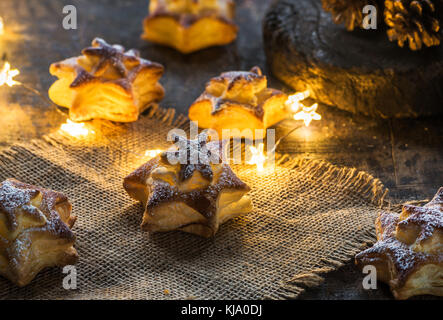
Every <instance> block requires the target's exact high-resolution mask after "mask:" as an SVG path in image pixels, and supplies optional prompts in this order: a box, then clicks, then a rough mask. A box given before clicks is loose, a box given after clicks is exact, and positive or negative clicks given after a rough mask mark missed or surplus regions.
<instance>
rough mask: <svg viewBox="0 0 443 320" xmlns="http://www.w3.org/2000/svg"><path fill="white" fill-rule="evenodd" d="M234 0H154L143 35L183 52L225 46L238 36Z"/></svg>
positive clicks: (150, 5) (151, 3) (145, 37)
mask: <svg viewBox="0 0 443 320" xmlns="http://www.w3.org/2000/svg"><path fill="white" fill-rule="evenodd" d="M234 15H235V4H234V1H232V0H151V2H150V4H149V15H148V17H147V18H146V19H145V21H144V34H143V35H142V38H144V39H146V40H149V41H152V42H155V43H159V44H163V45H167V46H170V47H173V48H175V49H177V50H179V51H180V52H182V53H191V52H194V51H197V50H200V49H203V48H207V47H211V46H219V45H225V44H228V43H230V42H232V41H234V40H235V38H236V37H237V26H236V25H235V24H234V22H233V19H234Z"/></svg>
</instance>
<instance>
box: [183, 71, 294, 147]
mask: <svg viewBox="0 0 443 320" xmlns="http://www.w3.org/2000/svg"><path fill="white" fill-rule="evenodd" d="M287 98H288V97H287V95H286V94H285V93H283V92H281V91H279V90H276V89H272V88H268V87H267V79H266V76H264V75H263V74H262V72H261V70H260V68H259V67H254V68H252V69H251V71H249V72H243V71H232V72H225V73H222V74H221V75H220V76H218V77H215V78H212V79H211V80H210V81H209V82H208V83H207V84H206V88H205V91H204V92H203V94H202V95H201V96H200V97H199V98H198V99H197V100H196V101H195V102H194V103H193V104H192V105H191V107H190V108H189V118H190V119H191V120H192V121H196V122H198V126H199V127H200V128H211V129H214V130H216V131H217V133H218V135H219V138H220V139H221V138H222V136H223V139H225V138H228V137H227V136H225V135H226V133H225V135H223V130H224V129H229V130H230V135H229V136H230V137H239V136H241V134H240V133H241V132H242V131H243V130H245V129H249V130H250V131H251V132H252V136H253V137H254V138H255V139H261V138H263V137H264V136H266V128H268V127H270V126H272V125H274V124H276V123H277V122H279V121H281V120H283V119H285V118H286V117H287V109H286V106H285V102H286V100H287ZM256 129H260V130H263V131H264V132H263V133H262V134H260V133H259V131H257V134H256V132H255V130H256Z"/></svg>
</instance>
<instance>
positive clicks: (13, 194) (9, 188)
mask: <svg viewBox="0 0 443 320" xmlns="http://www.w3.org/2000/svg"><path fill="white" fill-rule="evenodd" d="M37 193H38V191H37V190H29V189H19V188H16V187H15V186H14V185H12V183H11V182H10V181H9V180H6V181H5V182H3V183H2V184H1V186H0V210H2V211H4V212H5V213H6V216H7V218H8V220H9V223H10V227H12V228H16V227H17V219H16V217H15V210H16V209H17V208H19V207H22V206H24V205H26V204H29V202H30V201H31V199H32V198H33V197H34V196H35V195H36V194H37Z"/></svg>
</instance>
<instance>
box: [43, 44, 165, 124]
mask: <svg viewBox="0 0 443 320" xmlns="http://www.w3.org/2000/svg"><path fill="white" fill-rule="evenodd" d="M82 54H83V55H82V56H80V57H74V58H70V59H66V60H64V61H61V62H57V63H53V64H52V65H51V67H50V72H51V74H52V75H54V76H57V77H58V78H59V80H57V81H56V82H55V83H54V84H53V85H52V86H51V88H50V89H49V97H50V98H51V100H52V101H54V103H56V104H58V105H60V106H62V107H66V108H69V116H70V118H71V119H72V120H74V121H85V120H90V119H94V118H100V119H107V120H111V121H118V122H130V121H135V120H137V119H138V116H139V114H140V113H141V112H143V111H144V110H145V109H146V108H148V107H149V106H150V105H152V104H154V103H156V102H158V101H160V100H161V99H162V98H163V96H164V89H163V87H162V86H161V85H160V84H159V83H158V80H159V79H160V77H161V76H162V74H163V66H162V65H160V64H158V63H155V62H151V61H148V60H145V59H142V58H140V54H139V52H138V51H137V50H134V49H131V50H129V51H125V49H124V48H123V47H122V46H120V45H110V44H108V43H106V41H104V40H103V39H100V38H96V39H94V41H93V42H92V47H89V48H86V49H84V50H83V51H82Z"/></svg>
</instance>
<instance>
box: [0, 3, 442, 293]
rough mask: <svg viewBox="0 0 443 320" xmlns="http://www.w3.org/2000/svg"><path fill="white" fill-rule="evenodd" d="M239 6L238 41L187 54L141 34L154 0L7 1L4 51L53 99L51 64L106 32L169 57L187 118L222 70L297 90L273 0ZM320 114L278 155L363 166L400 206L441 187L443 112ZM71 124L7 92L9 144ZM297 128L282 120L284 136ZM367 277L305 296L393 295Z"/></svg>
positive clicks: (343, 271) (177, 102)
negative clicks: (273, 24)
mask: <svg viewBox="0 0 443 320" xmlns="http://www.w3.org/2000/svg"><path fill="white" fill-rule="evenodd" d="M236 3H237V17H236V22H237V23H238V25H239V26H240V32H239V36H238V39H237V41H236V42H235V43H233V44H231V45H228V46H226V47H219V48H210V49H206V50H203V51H200V52H197V53H194V54H190V55H182V54H180V53H178V52H176V51H174V50H173V49H169V48H165V47H161V46H157V45H153V44H150V43H147V42H144V41H143V40H141V39H140V35H141V33H142V20H143V18H144V17H145V16H146V14H147V12H148V1H147V0H120V1H118V0H94V1H90V0H89V1H88V0H69V1H65V0H2V1H0V16H2V17H3V19H4V20H5V25H6V34H5V35H3V36H0V57H1V58H2V59H3V60H7V61H9V62H10V63H11V65H12V66H13V67H16V68H18V69H20V71H21V75H19V76H18V77H17V79H18V80H20V81H21V82H23V83H25V84H27V85H30V86H32V87H34V88H36V89H38V90H39V91H41V92H43V93H44V94H45V95H46V93H47V90H48V88H49V86H50V85H51V84H52V82H53V81H54V78H53V77H51V76H50V74H49V71H48V69H49V65H50V64H51V63H52V62H55V61H59V60H63V59H65V58H68V57H72V56H76V55H79V54H80V51H81V49H82V48H84V47H86V46H89V44H90V42H91V41H92V39H93V38H94V37H96V36H98V37H102V38H104V39H105V40H106V41H108V42H110V43H119V44H122V45H124V46H125V47H127V48H137V49H139V50H140V51H141V55H142V57H144V58H146V59H149V60H152V61H156V62H160V63H162V64H163V65H164V66H165V74H164V76H163V78H162V79H161V83H162V84H163V85H164V87H165V89H166V97H165V99H164V100H163V101H162V102H161V106H163V107H172V108H175V109H176V110H177V112H178V113H184V114H186V113H187V108H188V107H189V105H190V104H191V103H192V102H193V101H194V100H195V99H196V98H197V97H198V96H199V95H200V93H201V92H202V91H203V89H204V85H205V83H206V82H207V81H208V80H209V79H210V78H211V77H213V76H216V75H218V74H219V73H221V72H223V71H229V70H249V69H250V68H251V67H253V66H255V65H258V66H260V67H261V68H262V69H263V70H264V72H265V73H267V74H268V76H269V82H270V84H271V85H272V86H273V87H275V88H278V89H282V90H284V91H286V92H288V93H291V92H292V91H291V90H290V89H289V88H287V87H285V86H284V85H283V84H282V83H280V82H279V81H278V80H276V79H274V78H273V77H272V75H269V72H268V71H267V68H266V58H265V55H264V52H263V41H262V33H261V28H262V18H263V16H264V14H265V12H266V9H267V7H268V6H269V4H270V3H271V0H237V1H236ZM68 4H72V5H74V6H76V8H77V13H78V29H77V30H64V29H63V28H62V19H63V14H62V8H63V6H64V5H68ZM386 107H387V108H388V107H389V106H386ZM319 112H320V113H321V114H322V116H323V120H322V121H317V122H314V123H313V124H312V125H311V126H310V127H309V128H303V129H301V130H299V131H297V132H295V133H294V134H292V135H291V136H290V137H289V138H288V139H286V140H285V141H284V142H283V143H282V144H281V145H280V147H279V150H278V151H280V152H290V153H294V154H297V155H300V156H303V157H307V158H317V159H324V160H328V161H330V162H332V163H334V164H337V165H345V166H351V167H356V168H358V169H360V170H365V171H367V172H369V173H371V174H372V175H374V176H375V177H377V178H379V179H380V180H381V181H382V182H383V183H384V184H385V186H386V187H388V188H389V189H390V199H391V201H392V202H393V203H400V202H404V201H410V200H422V199H429V198H431V197H432V196H433V195H434V193H435V192H436V191H437V189H438V188H439V187H440V186H442V185H443V183H442V182H443V179H442V178H443V166H442V160H443V142H442V141H443V119H442V118H427V119H403V120H398V119H397V120H380V119H379V120H374V119H369V118H366V117H363V116H356V115H351V114H348V113H346V112H344V111H340V110H338V109H335V108H332V107H327V106H320V108H319ZM64 121H65V119H64V117H63V116H62V115H60V114H59V113H57V112H56V111H54V110H53V109H52V108H51V107H50V106H49V105H48V103H47V102H46V101H44V100H43V99H40V98H38V97H36V96H35V95H33V94H30V92H29V91H26V90H24V88H23V87H20V86H16V87H13V88H11V89H9V88H6V89H5V88H0V147H1V148H4V147H7V146H9V145H11V144H13V143H15V142H20V141H29V140H30V139H33V138H38V137H41V136H42V135H44V134H48V133H50V132H52V131H55V130H57V129H58V128H59V126H60V124H61V123H62V122H64ZM294 124H295V123H294V122H292V121H285V122H283V123H281V124H280V125H279V126H278V128H277V136H279V135H282V134H284V133H285V132H286V131H288V130H289V129H290V128H291V126H294ZM362 278H363V275H362V274H361V273H360V272H359V271H358V270H357V269H356V268H355V267H354V266H353V262H352V261H350V262H349V263H348V264H346V265H344V266H343V267H341V268H340V269H339V270H338V271H335V272H332V273H330V274H328V275H327V276H326V281H325V283H324V284H322V285H320V286H319V287H317V288H311V289H308V290H307V291H306V292H305V293H304V294H302V296H301V298H302V299H391V298H392V296H391V294H390V292H389V289H388V287H387V286H386V285H383V284H380V285H379V287H380V288H379V289H378V290H374V291H366V290H363V288H362V285H361V282H362Z"/></svg>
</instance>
